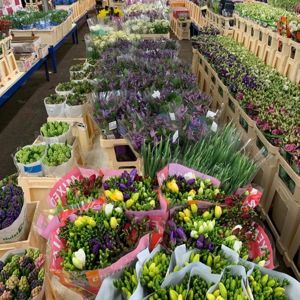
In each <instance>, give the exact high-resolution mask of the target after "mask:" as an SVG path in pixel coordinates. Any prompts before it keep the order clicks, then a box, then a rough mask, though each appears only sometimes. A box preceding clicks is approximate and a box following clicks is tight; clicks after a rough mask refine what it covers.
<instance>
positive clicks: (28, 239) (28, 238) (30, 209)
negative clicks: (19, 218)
mask: <svg viewBox="0 0 300 300" xmlns="http://www.w3.org/2000/svg"><path fill="white" fill-rule="evenodd" d="M24 205H26V209H27V212H26V214H27V215H26V219H27V221H28V223H27V228H26V231H25V238H24V239H23V240H21V241H18V242H11V243H5V244H0V256H2V255H4V254H5V253H6V252H7V251H11V250H15V249H21V248H25V249H26V248H28V247H35V248H39V249H40V250H41V251H42V252H43V253H45V252H46V240H44V239H43V238H42V237H41V236H40V235H38V233H36V232H35V230H34V228H33V223H32V220H34V219H35V217H36V214H37V213H38V209H37V203H24Z"/></svg>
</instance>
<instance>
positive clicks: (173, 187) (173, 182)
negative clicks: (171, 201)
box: [167, 179, 179, 194]
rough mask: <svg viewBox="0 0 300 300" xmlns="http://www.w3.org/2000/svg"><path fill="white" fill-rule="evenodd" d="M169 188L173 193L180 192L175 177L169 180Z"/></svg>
mask: <svg viewBox="0 0 300 300" xmlns="http://www.w3.org/2000/svg"><path fill="white" fill-rule="evenodd" d="M167 188H168V189H169V190H170V191H171V192H172V193H176V194H177V193H178V192H179V187H178V185H177V183H176V180H175V179H172V180H171V181H168V182H167Z"/></svg>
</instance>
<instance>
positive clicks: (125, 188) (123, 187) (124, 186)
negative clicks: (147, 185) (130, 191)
mask: <svg viewBox="0 0 300 300" xmlns="http://www.w3.org/2000/svg"><path fill="white" fill-rule="evenodd" d="M119 189H120V190H121V192H124V191H125V190H127V186H126V185H125V184H124V183H120V184H119Z"/></svg>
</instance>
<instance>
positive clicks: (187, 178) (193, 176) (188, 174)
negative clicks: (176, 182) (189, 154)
mask: <svg viewBox="0 0 300 300" xmlns="http://www.w3.org/2000/svg"><path fill="white" fill-rule="evenodd" d="M183 177H184V179H185V180H186V181H189V180H191V179H196V175H195V174H194V173H193V172H188V173H185V174H184V175H183Z"/></svg>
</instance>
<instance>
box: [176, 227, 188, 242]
mask: <svg viewBox="0 0 300 300" xmlns="http://www.w3.org/2000/svg"><path fill="white" fill-rule="evenodd" d="M176 235H177V236H178V237H179V238H180V239H181V240H183V241H186V240H187V238H186V234H185V232H184V229H183V228H182V227H178V228H177V229H176Z"/></svg>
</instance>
